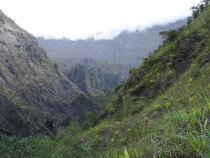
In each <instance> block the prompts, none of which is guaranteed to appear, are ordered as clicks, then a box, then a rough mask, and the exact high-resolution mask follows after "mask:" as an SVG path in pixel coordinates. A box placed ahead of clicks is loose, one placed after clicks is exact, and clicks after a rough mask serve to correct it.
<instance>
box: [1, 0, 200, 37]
mask: <svg viewBox="0 0 210 158" xmlns="http://www.w3.org/2000/svg"><path fill="white" fill-rule="evenodd" d="M200 1H201V0H0V4H1V5H0V10H2V11H3V12H4V13H5V14H6V15H7V16H9V17H10V18H11V19H13V20H14V21H15V22H16V23H17V24H18V25H19V26H20V27H22V28H23V29H25V30H27V31H28V32H30V33H31V34H33V35H34V36H36V37H38V36H39V37H44V38H46V39H47V38H55V39H60V38H68V39H71V40H78V39H84V40H86V39H90V38H92V39H94V40H101V39H113V38H114V37H116V36H117V35H119V34H120V33H121V32H123V31H129V32H135V31H137V30H139V31H141V30H144V29H146V28H151V27H152V26H154V25H166V24H168V23H170V22H175V21H176V20H179V19H185V18H187V17H188V16H190V15H191V11H190V8H191V7H192V6H194V5H196V4H197V3H199V2H200Z"/></svg>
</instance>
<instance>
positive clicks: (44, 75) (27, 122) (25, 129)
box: [0, 11, 96, 137]
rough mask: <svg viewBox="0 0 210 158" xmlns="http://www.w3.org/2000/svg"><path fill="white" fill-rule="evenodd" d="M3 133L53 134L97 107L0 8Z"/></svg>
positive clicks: (0, 119) (0, 130)
mask: <svg viewBox="0 0 210 158" xmlns="http://www.w3.org/2000/svg"><path fill="white" fill-rule="evenodd" d="M0 52H1V53H0V61H1V62H0V111H1V115H0V135H16V136H19V137H23V136H29V135H34V134H40V133H42V134H54V133H55V132H56V130H57V128H58V127H60V126H63V125H68V123H69V121H70V120H72V118H73V117H74V116H78V117H79V119H80V121H81V120H84V119H85V118H86V117H87V116H86V115H85V112H86V111H94V112H95V111H96V110H95V109H94V107H93V106H94V104H95V103H94V102H93V101H91V100H90V99H89V98H88V97H87V96H86V95H85V94H84V93H83V92H82V91H81V90H80V89H79V88H78V87H77V86H76V85H74V84H73V83H72V82H70V81H69V80H68V79H67V78H66V77H65V75H64V74H63V73H62V72H61V71H60V70H59V68H58V66H57V64H55V63H53V62H52V61H51V60H49V59H48V57H47V55H46V52H45V51H44V50H43V49H42V48H41V47H40V45H39V44H38V43H37V41H36V38H35V37H33V36H32V35H31V34H29V33H27V32H26V31H25V30H23V29H22V28H20V27H19V26H17V25H16V24H15V22H14V21H13V20H11V19H10V18H8V17H7V16H6V15H4V14H3V12H2V11H0Z"/></svg>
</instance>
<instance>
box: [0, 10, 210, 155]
mask: <svg viewBox="0 0 210 158" xmlns="http://www.w3.org/2000/svg"><path fill="white" fill-rule="evenodd" d="M209 17H210V8H206V9H205V10H204V11H203V13H202V14H201V15H200V16H199V17H198V18H196V19H195V20H194V21H193V22H192V23H191V24H189V25H188V26H186V27H185V28H183V29H182V30H179V35H178V36H177V37H176V39H175V40H172V41H166V42H165V44H164V45H163V46H162V47H160V48H159V49H158V50H157V51H156V53H154V54H152V55H151V56H150V57H149V58H148V59H146V60H145V62H144V63H143V64H142V65H141V66H140V67H139V68H136V69H133V72H132V74H131V77H130V78H129V79H128V80H127V81H125V83H123V84H122V85H121V86H119V87H118V89H117V93H116V95H109V96H108V97H107V98H108V100H107V102H106V105H107V106H106V108H105V110H104V113H105V112H106V113H107V115H108V117H106V118H105V119H103V120H101V123H99V124H98V125H96V126H95V127H93V128H91V129H89V130H87V131H84V130H83V129H82V127H80V126H79V125H78V124H77V123H75V122H72V123H71V124H70V126H69V128H66V129H64V128H60V129H59V131H58V133H57V135H56V136H54V137H45V136H36V137H29V138H25V139H17V138H15V137H5V136H3V137H2V138H1V141H0V153H1V156H2V157H9V156H11V157H21V156H22V157H110V158H113V157H126V155H127V154H129V156H130V157H210V147H209V144H210V128H209V127H210V124H209V122H210V95H209V93H210V62H209V61H207V62H202V59H204V57H206V58H205V59H208V58H207V57H208V55H209V52H210V45H209V43H210V37H209V35H210V29H209ZM195 34H196V35H199V37H201V38H200V40H198V41H196V43H195V44H194V45H193V46H192V47H191V48H190V53H189V54H187V55H185V56H184V57H183V56H179V55H180V54H179V51H180V42H181V41H183V40H185V39H188V38H190V37H192V35H195ZM161 55H165V56H167V57H170V61H167V63H168V64H167V63H166V66H165V67H162V64H161V62H158V61H159V60H157V59H160V58H159V57H160V56H161ZM179 57H180V58H183V59H184V61H185V62H186V63H188V64H187V65H185V64H183V62H180V61H181V60H183V59H179ZM186 59H187V60H186ZM175 61H176V62H175ZM170 62H171V63H170ZM180 63H182V66H183V67H182V68H183V69H184V68H185V67H187V69H186V71H184V70H183V71H181V69H182V68H181V69H176V65H177V64H180ZM184 66H185V67H184ZM147 67H150V69H147ZM142 70H144V71H142ZM179 70H180V71H179ZM138 72H139V73H140V72H144V73H143V75H142V76H140V77H141V79H140V80H139V79H138V75H139V74H138ZM137 81H138V82H137ZM166 82H170V83H171V84H166ZM139 83H141V84H139ZM156 83H158V84H159V83H161V84H162V85H161V87H162V86H163V87H164V88H163V89H162V88H151V87H153V86H154V85H155V84H156ZM125 85H127V86H126V88H125ZM142 87H143V91H144V92H145V93H146V92H147V91H146V90H148V89H150V91H151V92H154V93H156V94H155V95H152V96H150V95H146V96H144V97H141V94H142V93H141V90H142ZM110 113H111V114H112V115H109V114H110ZM90 121H92V120H91V117H90ZM81 137H84V138H85V139H86V141H85V143H84V144H81V143H80V141H79V139H80V138H81ZM17 155H18V156H17ZM127 157H128V156H127Z"/></svg>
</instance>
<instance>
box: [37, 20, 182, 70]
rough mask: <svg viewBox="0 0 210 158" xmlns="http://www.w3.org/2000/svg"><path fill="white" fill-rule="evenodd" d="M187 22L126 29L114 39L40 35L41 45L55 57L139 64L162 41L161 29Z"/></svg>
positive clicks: (176, 26) (132, 65)
mask: <svg viewBox="0 0 210 158" xmlns="http://www.w3.org/2000/svg"><path fill="white" fill-rule="evenodd" d="M185 24H186V20H180V21H177V22H175V23H170V24H168V25H165V26H155V27H153V28H148V29H147V30H145V31H143V32H139V31H136V32H134V33H129V32H123V33H121V34H120V35H119V36H117V37H116V38H114V39H113V40H99V41H94V40H93V39H89V40H78V41H71V40H68V39H59V40H56V39H44V38H41V37H38V38H37V40H38V42H39V43H40V45H42V46H43V48H44V49H45V50H46V51H47V54H48V56H50V57H54V58H75V59H82V58H88V57H91V58H93V59H94V60H97V61H100V62H106V63H107V62H109V63H115V64H124V65H130V66H131V67H135V66H138V65H139V64H141V63H142V58H145V57H147V56H148V54H149V53H150V52H153V51H154V50H155V49H157V48H158V46H159V45H160V44H162V41H163V39H162V37H161V36H159V32H161V31H165V30H169V29H173V28H178V27H180V26H183V25H185Z"/></svg>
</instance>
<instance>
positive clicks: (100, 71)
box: [66, 58, 130, 98]
mask: <svg viewBox="0 0 210 158" xmlns="http://www.w3.org/2000/svg"><path fill="white" fill-rule="evenodd" d="M129 69H130V67H129V66H125V65H122V64H118V65H117V64H109V63H100V62H98V61H96V60H94V59H92V58H84V59H82V60H80V61H78V63H77V64H76V65H75V66H74V67H73V68H71V69H70V70H68V69H67V72H66V76H67V77H68V78H69V79H70V80H71V81H72V82H73V83H75V84H76V85H77V86H78V87H79V88H80V89H81V90H82V91H83V92H84V93H86V94H88V95H90V96H92V97H94V98H95V97H98V96H100V95H102V94H104V92H106V91H107V90H108V89H109V88H115V87H116V86H117V85H118V84H119V83H121V82H122V81H123V80H124V79H125V78H126V77H128V75H129V73H128V72H129Z"/></svg>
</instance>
